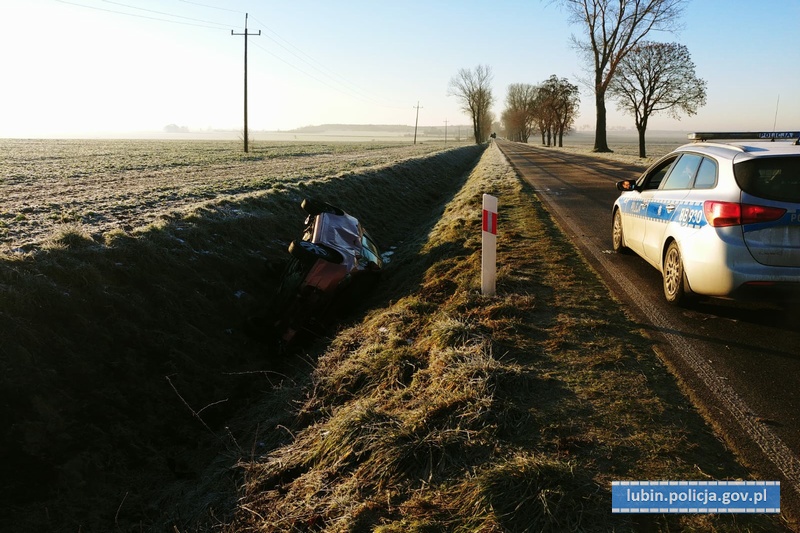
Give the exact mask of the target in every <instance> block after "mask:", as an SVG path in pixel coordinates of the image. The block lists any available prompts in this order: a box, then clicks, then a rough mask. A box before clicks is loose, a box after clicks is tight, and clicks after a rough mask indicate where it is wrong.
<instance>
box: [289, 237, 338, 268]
mask: <svg viewBox="0 0 800 533" xmlns="http://www.w3.org/2000/svg"><path fill="white" fill-rule="evenodd" d="M289 253H290V254H292V257H295V258H296V259H297V260H299V261H301V262H303V263H310V262H314V261H316V260H317V259H322V260H324V261H328V262H331V263H337V264H338V263H341V262H342V261H344V258H343V257H342V254H340V253H339V252H337V251H336V250H334V249H332V248H328V247H327V246H323V245H322V244H315V243H313V242H310V241H292V242H291V243H290V244H289Z"/></svg>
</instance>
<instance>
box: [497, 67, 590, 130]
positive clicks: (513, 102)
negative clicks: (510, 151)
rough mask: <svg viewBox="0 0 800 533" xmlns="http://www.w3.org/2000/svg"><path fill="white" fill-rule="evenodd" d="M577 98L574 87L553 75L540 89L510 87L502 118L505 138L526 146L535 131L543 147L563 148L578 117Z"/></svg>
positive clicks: (529, 86)
mask: <svg viewBox="0 0 800 533" xmlns="http://www.w3.org/2000/svg"><path fill="white" fill-rule="evenodd" d="M579 106H580V94H579V91H578V87H577V85H573V84H572V83H570V82H569V80H567V79H566V78H558V77H557V76H555V75H553V76H550V78H549V79H548V80H547V81H545V82H544V83H541V84H539V85H530V84H526V83H514V84H511V85H509V87H508V94H507V95H506V108H505V110H504V111H503V114H502V115H501V121H502V125H503V128H504V129H505V132H506V136H507V137H508V138H509V139H511V140H512V141H519V142H528V138H529V137H530V136H531V135H533V133H534V132H536V131H538V132H539V134H540V135H541V136H542V144H546V145H547V146H550V143H551V142H552V144H553V145H555V144H556V142H558V146H563V145H564V133H566V132H568V131H569V130H570V129H571V128H572V125H573V124H574V122H575V119H576V118H577V117H578V107H579Z"/></svg>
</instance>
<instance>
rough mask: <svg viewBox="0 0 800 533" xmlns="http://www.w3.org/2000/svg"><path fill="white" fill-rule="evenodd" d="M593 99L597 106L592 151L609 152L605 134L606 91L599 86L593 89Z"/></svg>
mask: <svg viewBox="0 0 800 533" xmlns="http://www.w3.org/2000/svg"><path fill="white" fill-rule="evenodd" d="M594 100H595V105H596V106H597V123H596V125H595V129H594V149H593V150H592V151H593V152H611V151H612V150H611V149H610V148H609V147H608V136H607V135H606V92H605V91H604V90H601V89H600V88H597V87H596V88H595V90H594Z"/></svg>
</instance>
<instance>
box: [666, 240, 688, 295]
mask: <svg viewBox="0 0 800 533" xmlns="http://www.w3.org/2000/svg"><path fill="white" fill-rule="evenodd" d="M664 297H665V298H666V299H667V303H669V304H671V305H676V306H686V305H687V304H688V303H690V301H691V300H692V292H691V290H690V289H689V283H688V282H687V281H686V271H685V270H684V268H683V258H682V257H681V250H680V248H679V247H678V243H677V242H675V241H672V242H671V243H669V246H668V247H667V253H666V254H664Z"/></svg>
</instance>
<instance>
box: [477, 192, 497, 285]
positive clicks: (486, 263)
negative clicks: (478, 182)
mask: <svg viewBox="0 0 800 533" xmlns="http://www.w3.org/2000/svg"><path fill="white" fill-rule="evenodd" d="M481 246H482V250H481V293H482V294H483V295H484V296H494V295H495V282H496V281H497V198H495V197H494V196H491V195H489V194H484V195H483V238H482V240H481Z"/></svg>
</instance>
